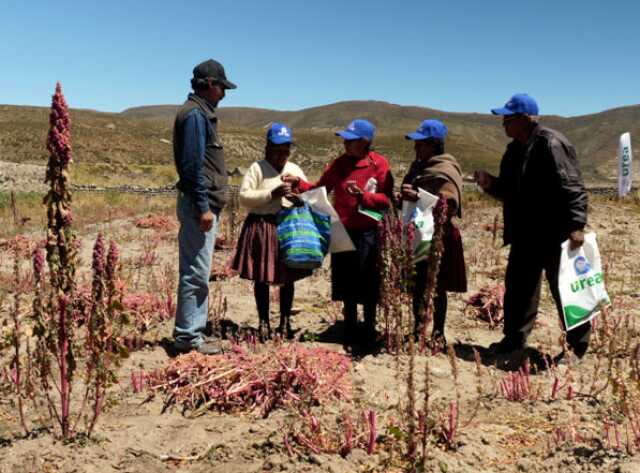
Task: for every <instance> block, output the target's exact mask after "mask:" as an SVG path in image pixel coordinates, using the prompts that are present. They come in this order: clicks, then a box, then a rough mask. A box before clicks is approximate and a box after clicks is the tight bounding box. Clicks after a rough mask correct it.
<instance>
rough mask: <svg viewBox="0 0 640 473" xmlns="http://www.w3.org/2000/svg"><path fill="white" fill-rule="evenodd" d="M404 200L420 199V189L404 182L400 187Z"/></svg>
mask: <svg viewBox="0 0 640 473" xmlns="http://www.w3.org/2000/svg"><path fill="white" fill-rule="evenodd" d="M400 192H401V198H402V200H408V201H410V202H416V201H417V200H418V191H417V190H415V189H414V188H413V186H412V185H411V184H402V187H401V188H400Z"/></svg>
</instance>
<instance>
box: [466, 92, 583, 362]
mask: <svg viewBox="0 0 640 473" xmlns="http://www.w3.org/2000/svg"><path fill="white" fill-rule="evenodd" d="M492 113H493V114H494V115H500V116H502V126H503V127H504V130H505V133H506V135H507V136H508V137H509V138H512V140H513V141H511V143H509V145H508V146H507V150H506V152H505V154H504V156H503V158H502V162H501V163H500V174H499V176H497V177H496V176H491V175H490V174H489V173H487V172H486V171H476V173H475V178H476V182H477V183H478V184H479V185H480V187H482V189H483V190H484V191H486V192H488V193H489V194H490V195H492V196H494V197H496V198H498V199H500V200H501V201H502V202H503V206H504V208H503V213H504V244H505V245H508V244H510V245H511V249H510V252H509V261H508V263H507V274H506V276H505V289H506V291H505V297H504V338H503V339H502V340H501V341H500V342H499V343H495V344H493V345H492V346H491V347H490V348H491V349H492V350H493V351H494V352H495V353H496V354H501V355H513V354H514V352H522V350H523V349H524V348H525V344H526V341H527V337H528V336H529V333H530V332H531V329H532V328H533V324H534V322H535V319H536V315H537V313H538V303H539V302H540V279H541V275H542V271H543V270H544V272H545V275H546V277H547V281H548V282H549V289H550V291H551V295H552V296H553V300H554V302H555V304H556V308H557V310H558V313H559V315H560V319H561V320H562V321H564V317H563V310H562V304H561V302H560V292H559V289H558V271H559V266H560V254H561V247H560V245H561V243H562V242H563V241H565V240H567V239H568V240H569V248H570V249H571V250H573V249H576V248H579V247H580V246H582V244H583V242H584V233H583V229H584V227H585V225H586V224H587V193H586V191H585V188H584V183H583V181H582V177H581V174H580V166H579V164H578V159H577V156H576V151H575V149H574V147H573V145H572V144H571V143H570V142H569V140H567V138H566V137H564V136H563V135H562V134H561V133H559V132H557V131H555V130H551V129H549V128H545V127H542V126H540V125H539V124H538V122H537V119H536V117H537V115H538V104H537V103H536V101H535V100H534V99H533V98H532V97H530V96H529V95H527V94H516V95H514V96H513V97H511V99H509V101H508V102H507V104H506V105H505V106H504V107H501V108H495V109H493V110H492ZM590 334H591V323H585V324H583V325H580V326H578V327H576V328H574V329H572V330H570V331H569V332H568V333H567V338H566V340H567V344H568V346H569V349H570V353H565V352H564V351H563V352H562V353H561V354H560V355H558V356H557V357H556V358H555V361H556V362H562V363H563V364H564V363H567V360H573V361H574V362H577V361H578V360H579V359H580V358H582V357H583V356H584V354H585V353H586V351H587V348H588V345H589V337H590Z"/></svg>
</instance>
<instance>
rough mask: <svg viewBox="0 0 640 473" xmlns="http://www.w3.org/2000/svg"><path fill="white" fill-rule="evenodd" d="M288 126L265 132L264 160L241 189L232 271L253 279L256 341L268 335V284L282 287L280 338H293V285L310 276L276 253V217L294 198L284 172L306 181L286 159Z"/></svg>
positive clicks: (248, 175)
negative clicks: (245, 211)
mask: <svg viewBox="0 0 640 473" xmlns="http://www.w3.org/2000/svg"><path fill="white" fill-rule="evenodd" d="M291 142H292V133H291V128H289V127H287V126H286V125H283V124H281V123H274V124H273V125H271V127H270V128H269V130H268V132H267V144H266V147H265V158H264V159H262V160H260V161H256V162H255V163H253V164H252V165H251V167H250V168H249V170H248V171H247V173H246V174H245V176H244V179H243V180H242V185H241V186H240V204H241V205H243V206H245V207H248V208H249V215H248V216H247V218H246V220H245V221H244V224H243V226H242V231H241V233H240V238H239V239H238V244H237V246H236V254H235V256H234V258H233V264H232V268H233V269H234V270H235V271H237V272H238V273H239V275H240V277H241V278H244V279H250V280H252V281H254V295H255V298H256V306H257V308H258V318H259V333H260V340H261V341H264V340H265V339H267V338H270V337H271V327H270V324H269V285H278V286H280V325H279V326H278V328H277V332H278V333H279V334H280V335H281V336H282V337H285V336H286V337H287V338H288V339H291V338H293V330H292V329H291V323H290V321H289V316H290V315H291V306H292V304H293V292H294V289H293V283H294V281H297V280H298V279H302V278H304V277H307V276H309V275H310V274H311V271H309V270H301V269H291V268H287V267H286V266H285V265H284V261H283V260H282V259H281V258H280V255H279V252H278V235H277V231H276V214H277V213H278V211H279V210H280V209H281V208H282V207H290V206H292V205H293V203H292V201H291V200H290V199H292V200H296V197H295V195H294V194H292V190H291V185H290V184H289V183H285V182H283V181H282V179H281V176H282V175H283V174H292V175H295V176H298V177H300V178H302V179H305V176H304V173H303V172H302V170H301V169H300V168H299V167H298V166H296V165H295V164H293V163H291V162H289V161H288V159H289V154H290V152H291Z"/></svg>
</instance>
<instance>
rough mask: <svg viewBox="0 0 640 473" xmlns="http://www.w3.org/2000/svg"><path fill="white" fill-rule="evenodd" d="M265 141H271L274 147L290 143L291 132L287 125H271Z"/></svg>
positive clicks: (291, 138)
mask: <svg viewBox="0 0 640 473" xmlns="http://www.w3.org/2000/svg"><path fill="white" fill-rule="evenodd" d="M267 140H269V141H271V142H272V143H273V144H274V145H281V144H284V143H291V141H292V140H293V132H292V131H291V128H289V127H288V126H287V125H284V124H282V123H273V124H272V125H271V126H270V127H269V130H268V131H267Z"/></svg>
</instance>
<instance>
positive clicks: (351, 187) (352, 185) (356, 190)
mask: <svg viewBox="0 0 640 473" xmlns="http://www.w3.org/2000/svg"><path fill="white" fill-rule="evenodd" d="M346 191H347V194H349V195H353V196H355V197H361V196H362V195H363V194H364V191H363V190H362V189H360V187H359V186H358V184H356V181H347V187H346Z"/></svg>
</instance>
